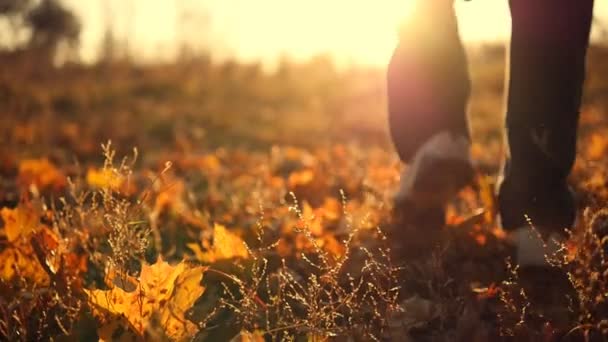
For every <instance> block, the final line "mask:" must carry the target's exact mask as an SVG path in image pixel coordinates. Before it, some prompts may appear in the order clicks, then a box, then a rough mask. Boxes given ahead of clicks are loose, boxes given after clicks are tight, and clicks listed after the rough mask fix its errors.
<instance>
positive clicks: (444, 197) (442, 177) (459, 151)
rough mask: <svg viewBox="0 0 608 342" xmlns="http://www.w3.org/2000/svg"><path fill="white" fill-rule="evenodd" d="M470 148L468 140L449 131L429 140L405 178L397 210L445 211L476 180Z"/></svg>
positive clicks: (398, 192) (396, 204)
mask: <svg viewBox="0 0 608 342" xmlns="http://www.w3.org/2000/svg"><path fill="white" fill-rule="evenodd" d="M469 147H470V142H469V140H468V139H467V137H465V136H462V135H458V134H455V133H452V132H448V131H443V132H440V133H437V134H435V135H433V136H432V137H431V138H430V139H428V140H427V142H425V143H424V144H423V145H422V146H421V147H420V149H418V151H417V152H416V154H415V155H414V157H413V159H412V161H411V163H410V165H409V166H408V167H407V168H406V169H405V170H404V171H403V173H402V174H401V185H400V187H399V190H398V191H397V193H396V194H395V196H394V203H395V210H396V211H399V210H401V209H403V207H404V206H405V205H408V206H412V205H413V206H414V207H416V208H418V209H425V210H426V209H429V208H443V207H444V206H445V204H446V203H447V201H449V200H450V199H451V198H453V197H454V196H455V195H456V194H457V193H458V191H460V189H462V188H463V187H464V186H466V185H467V184H469V183H471V181H472V180H473V178H474V170H473V166H472V163H471V158H470V155H469Z"/></svg>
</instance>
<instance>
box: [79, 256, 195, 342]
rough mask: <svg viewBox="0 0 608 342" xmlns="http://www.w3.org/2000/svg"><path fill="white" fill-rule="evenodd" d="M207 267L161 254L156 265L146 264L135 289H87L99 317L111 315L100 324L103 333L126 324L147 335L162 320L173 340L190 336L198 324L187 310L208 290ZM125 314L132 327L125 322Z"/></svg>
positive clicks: (138, 332) (185, 338)
mask: <svg viewBox="0 0 608 342" xmlns="http://www.w3.org/2000/svg"><path fill="white" fill-rule="evenodd" d="M205 270H206V268H205V267H200V266H198V267H193V266H190V265H188V264H187V263H185V262H183V261H182V262H180V263H179V264H177V265H176V266H171V265H169V264H168V263H167V262H165V261H163V260H162V259H161V258H159V259H158V260H157V262H156V263H155V264H153V265H143V267H142V270H141V275H140V278H139V283H138V286H137V288H136V289H135V290H134V291H131V292H127V291H125V290H123V289H121V288H119V287H114V288H112V289H111V290H108V291H103V290H85V292H86V293H87V295H88V298H89V302H90V303H91V304H92V305H93V306H94V307H95V308H96V310H95V313H96V314H97V315H98V316H99V317H103V316H104V314H109V316H110V318H109V319H107V317H106V319H105V320H104V322H103V324H102V326H101V327H100V330H102V331H100V335H101V333H102V332H103V334H104V336H108V333H113V332H115V331H116V330H117V329H119V328H121V327H122V328H130V330H132V331H133V332H135V333H137V334H138V336H139V337H144V335H145V333H146V331H148V330H149V329H153V328H154V324H159V325H160V327H161V328H162V330H163V332H164V334H165V335H166V336H167V337H169V338H171V339H172V340H175V341H183V340H188V339H189V338H191V337H192V336H194V335H195V334H196V333H197V332H198V327H197V326H196V324H194V323H193V322H191V321H189V320H188V319H187V318H186V312H187V311H188V310H189V309H190V308H191V307H192V306H193V305H194V302H195V301H196V300H197V299H198V298H199V297H200V296H201V295H202V294H203V292H204V290H205V289H204V288H203V287H202V286H201V285H200V282H201V280H202V278H203V273H204V272H205ZM122 317H124V318H125V319H126V322H128V325H129V326H128V327H125V326H123V325H124V324H125V323H124V321H121V318H122ZM117 322H118V324H117ZM112 327H114V328H112ZM108 330H110V331H108ZM109 336H112V334H110V335H109Z"/></svg>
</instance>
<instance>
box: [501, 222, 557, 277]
mask: <svg viewBox="0 0 608 342" xmlns="http://www.w3.org/2000/svg"><path fill="white" fill-rule="evenodd" d="M507 240H508V241H509V242H510V243H511V244H512V245H513V246H514V247H515V249H516V252H515V261H516V262H517V265H518V266H519V267H520V268H525V267H552V262H551V260H552V259H555V258H556V257H557V256H558V253H559V252H560V250H561V249H562V246H563V244H564V242H565V240H566V236H565V235H564V234H558V232H556V231H554V232H550V233H549V232H547V233H545V236H544V237H543V234H542V233H541V232H540V231H539V230H537V229H536V228H535V227H533V226H532V225H528V226H524V227H521V228H518V229H515V230H513V231H511V232H509V233H508V234H507Z"/></svg>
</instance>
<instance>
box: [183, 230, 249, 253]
mask: <svg viewBox="0 0 608 342" xmlns="http://www.w3.org/2000/svg"><path fill="white" fill-rule="evenodd" d="M187 246H188V247H189V248H190V249H191V250H192V251H193V252H194V254H195V255H196V258H197V259H198V260H200V261H202V262H205V263H213V262H216V261H218V260H225V259H233V258H243V259H247V258H249V251H248V250H247V248H246V246H245V242H244V241H243V239H241V238H240V237H239V236H238V235H236V234H234V233H232V232H230V231H228V230H227V229H226V227H224V226H222V225H221V224H217V223H216V224H215V225H214V227H213V245H212V246H211V248H210V249H209V250H207V251H203V250H202V249H201V248H200V246H199V245H198V244H196V243H191V244H188V245H187Z"/></svg>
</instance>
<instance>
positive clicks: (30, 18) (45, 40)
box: [0, 0, 81, 64]
mask: <svg viewBox="0 0 608 342" xmlns="http://www.w3.org/2000/svg"><path fill="white" fill-rule="evenodd" d="M0 23H1V25H2V26H0V27H1V29H0V55H1V56H2V58H3V59H7V58H8V59H21V58H24V57H25V55H26V54H27V55H28V57H30V58H35V60H36V63H41V64H52V63H53V62H55V61H56V59H57V58H62V59H64V60H65V59H70V58H71V57H74V56H75V55H76V54H77V47H78V41H79V36H80V28H81V25H80V21H79V20H78V18H77V17H76V15H75V14H74V13H72V11H71V10H69V9H68V8H67V7H66V6H65V5H64V4H62V3H61V1H60V0H0Z"/></svg>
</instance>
